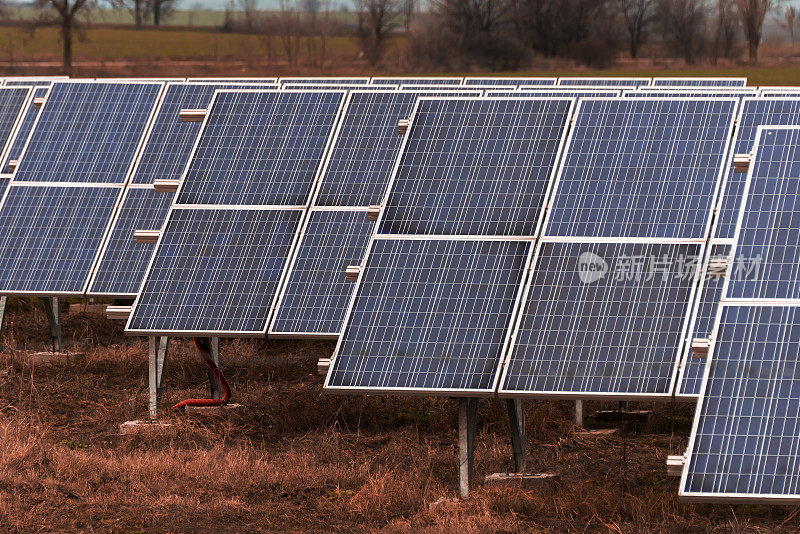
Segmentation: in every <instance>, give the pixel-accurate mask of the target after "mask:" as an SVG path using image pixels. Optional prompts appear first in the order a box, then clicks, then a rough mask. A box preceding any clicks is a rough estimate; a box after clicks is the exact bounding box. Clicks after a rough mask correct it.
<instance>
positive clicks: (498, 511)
mask: <svg viewBox="0 0 800 534" xmlns="http://www.w3.org/2000/svg"><path fill="white" fill-rule="evenodd" d="M9 324H12V325H13V326H11V327H10V328H8V329H7V330H8V331H7V332H6V335H5V336H4V339H3V341H4V343H5V345H6V349H5V350H4V351H3V354H2V356H1V357H0V531H3V532H16V531H20V532H33V531H56V532H66V531H85V532H94V531H98V532H103V531H113V532H128V531H133V532H250V531H264V530H266V531H277V530H281V531H283V530H286V531H296V532H300V531H303V532H307V531H359V532H363V531H378V530H385V531H389V532H454V531H457V532H460V533H463V534H467V533H472V532H493V531H503V532H513V531H519V530H526V531H533V532H618V533H621V532H624V533H627V532H632V533H639V532H797V531H798V530H800V521H799V520H798V515H800V514H796V515H793V512H794V510H793V509H791V508H787V507H760V506H748V507H742V506H740V507H729V506H705V505H703V506H701V505H686V504H681V503H679V502H678V501H677V498H676V491H677V482H676V481H675V480H673V479H668V478H666V476H665V470H664V460H665V458H666V456H667V455H668V454H671V453H676V452H678V451H680V450H682V449H683V448H684V447H685V444H686V433H685V429H686V422H687V420H688V417H689V416H690V413H691V412H690V407H689V406H686V405H668V404H662V405H654V406H653V409H654V415H653V417H651V419H650V421H649V422H648V423H647V424H645V425H643V426H642V425H640V426H639V427H637V428H633V427H627V428H626V431H625V432H624V433H621V434H618V435H614V436H611V437H608V438H601V439H578V438H576V436H575V435H574V434H573V433H572V427H571V424H570V418H571V410H570V408H571V406H570V405H569V403H559V402H528V403H527V407H526V420H527V422H528V435H527V445H528V454H529V466H530V470H531V471H540V472H551V473H556V474H558V478H556V479H555V480H551V481H546V482H535V483H525V484H523V483H519V482H513V483H505V484H486V483H484V482H482V480H483V477H484V476H485V475H486V474H489V473H491V472H495V471H502V470H504V469H506V468H508V467H509V464H510V452H509V451H510V445H509V439H508V434H507V429H506V425H505V416H504V413H503V410H502V405H501V404H500V403H499V402H490V403H485V404H483V405H482V407H481V412H480V431H479V434H478V443H477V444H476V474H477V478H478V483H477V487H476V489H475V491H474V493H473V496H472V497H471V498H470V499H468V500H465V501H461V502H454V503H446V504H444V505H442V506H439V507H435V508H433V509H430V508H429V505H430V503H432V502H435V501H437V499H439V498H440V497H443V496H445V497H448V498H453V497H455V488H456V482H457V479H456V448H455V443H456V407H455V403H454V402H452V401H450V400H447V399H428V398H392V397H374V396H373V397H344V396H342V397H339V396H335V397H334V396H327V395H320V391H321V379H320V378H319V377H317V376H316V374H314V366H315V363H316V359H317V358H318V357H319V356H320V355H321V354H328V353H329V352H330V350H331V344H330V343H320V342H273V341H269V342H264V341H230V342H227V343H225V344H224V346H223V352H224V360H225V366H224V369H225V372H226V375H227V376H228V377H229V381H230V382H231V385H232V387H233V390H234V399H235V400H236V401H237V402H241V403H243V404H245V405H246V408H245V409H244V410H241V411H238V412H234V413H229V414H226V415H225V416H222V417H215V418H208V417H203V416H195V417H187V416H178V415H174V414H168V415H167V419H168V420H169V422H170V423H171V426H169V427H168V428H165V429H162V430H158V431H152V432H139V433H137V434H134V435H130V436H120V435H119V434H118V424H119V423H120V422H122V421H125V420H129V419H134V418H141V417H143V416H144V414H145V410H146V401H147V379H146V373H147V365H146V363H147V362H146V347H145V345H144V344H143V343H142V342H141V341H139V340H135V339H125V338H123V337H122V336H121V332H120V330H119V327H118V326H117V325H113V324H111V323H107V322H105V321H104V320H103V319H102V318H98V317H81V316H78V317H74V318H70V319H69V320H68V321H66V325H67V326H66V330H67V332H66V334H67V337H68V338H70V339H74V340H75V341H76V342H78V345H79V346H81V348H82V350H83V351H84V352H85V354H84V355H83V356H78V357H74V358H71V359H70V360H68V361H64V362H60V363H57V364H52V365H46V366H42V365H39V366H36V367H32V366H31V365H30V364H28V363H27V361H26V359H25V357H24V354H23V353H21V352H15V351H12V350H11V349H12V348H14V347H17V346H34V345H36V344H37V343H46V341H47V336H46V333H45V330H44V328H45V322H44V319H43V317H41V316H40V314H39V313H38V311H37V310H36V309H34V308H32V307H30V306H28V305H20V306H18V307H17V308H16V310H15V311H14V314H13V317H11V318H10V323H9ZM36 329H39V330H41V335H40V333H37V331H36ZM99 341H102V343H100V342H99ZM204 379H205V370H204V368H203V366H201V365H200V364H199V360H198V359H197V356H196V355H195V354H194V352H193V348H192V346H191V344H190V343H187V342H182V341H178V342H173V343H172V346H171V353H170V361H169V365H168V370H167V386H168V390H167V393H166V398H165V399H164V400H165V406H168V405H169V404H170V403H172V402H173V401H177V400H180V399H182V398H185V397H187V396H198V395H204V394H205V393H206V391H205V385H204ZM600 406H601V405H600V404H599V403H592V404H591V405H590V409H594V408H599V407H600Z"/></svg>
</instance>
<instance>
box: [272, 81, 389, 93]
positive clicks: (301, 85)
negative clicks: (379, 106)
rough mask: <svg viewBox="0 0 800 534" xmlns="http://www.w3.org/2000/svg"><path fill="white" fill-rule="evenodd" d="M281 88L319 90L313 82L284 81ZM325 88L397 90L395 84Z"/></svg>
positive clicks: (331, 86)
mask: <svg viewBox="0 0 800 534" xmlns="http://www.w3.org/2000/svg"><path fill="white" fill-rule="evenodd" d="M283 89H285V90H287V91H290V90H294V91H309V90H317V91H318V90H320V86H319V84H313V83H286V84H283ZM324 89H326V90H331V91H394V90H397V86H396V85H385V84H381V85H368V84H363V83H362V84H353V85H346V84H342V85H326V86H325V87H324Z"/></svg>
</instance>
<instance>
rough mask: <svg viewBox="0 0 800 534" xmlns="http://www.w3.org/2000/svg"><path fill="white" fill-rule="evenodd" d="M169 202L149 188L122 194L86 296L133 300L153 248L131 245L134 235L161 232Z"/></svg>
mask: <svg viewBox="0 0 800 534" xmlns="http://www.w3.org/2000/svg"><path fill="white" fill-rule="evenodd" d="M172 198H173V195H170V194H166V193H162V192H159V191H154V190H153V189H152V188H151V187H147V188H142V187H130V188H128V189H127V190H126V191H125V195H124V196H123V199H122V204H121V205H120V208H119V210H117V213H116V215H115V217H114V222H113V223H112V226H111V231H110V233H109V237H108V239H107V240H106V244H105V246H104V247H103V250H102V252H101V254H100V260H99V262H98V264H97V267H96V269H95V272H94V275H93V276H92V280H91V283H90V284H89V291H88V293H89V295H93V296H116V297H124V296H130V297H133V296H136V292H137V291H138V290H139V286H140V285H141V283H142V278H144V273H145V270H146V269H147V264H148V263H149V262H150V257H151V256H152V254H153V250H154V249H155V245H153V244H151V243H136V242H134V239H133V233H134V231H135V230H160V229H161V227H162V225H163V224H164V221H165V220H166V218H167V213H168V212H169V207H170V205H171V204H172Z"/></svg>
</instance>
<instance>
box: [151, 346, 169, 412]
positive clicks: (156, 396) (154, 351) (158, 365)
mask: <svg viewBox="0 0 800 534" xmlns="http://www.w3.org/2000/svg"><path fill="white" fill-rule="evenodd" d="M148 341H149V345H150V347H149V356H150V372H149V377H150V406H149V411H150V419H152V420H155V419H158V407H159V404H160V402H161V391H162V389H163V386H164V365H165V363H166V361H167V347H168V346H169V338H168V337H166V336H161V337H155V336H150V337H149V338H148Z"/></svg>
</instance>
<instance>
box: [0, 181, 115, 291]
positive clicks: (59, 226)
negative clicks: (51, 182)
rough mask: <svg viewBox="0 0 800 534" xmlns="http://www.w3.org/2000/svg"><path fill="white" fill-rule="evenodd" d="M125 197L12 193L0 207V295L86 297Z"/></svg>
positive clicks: (34, 190)
mask: <svg viewBox="0 0 800 534" xmlns="http://www.w3.org/2000/svg"><path fill="white" fill-rule="evenodd" d="M121 192H122V189H121V188H119V187H36V186H23V185H16V186H12V187H10V189H9V190H8V193H7V196H6V198H5V200H4V201H3V205H2V207H0V293H8V292H19V293H32V292H46V293H73V294H80V293H82V292H83V291H84V286H85V284H86V282H87V281H88V280H89V276H90V275H91V271H92V265H93V264H94V261H95V258H96V257H97V254H98V252H99V251H100V246H101V245H102V243H103V236H104V235H105V233H106V228H107V226H108V222H109V221H110V220H111V215H112V214H113V212H114V206H115V205H116V202H117V199H118V198H119V195H120V193H121Z"/></svg>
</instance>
